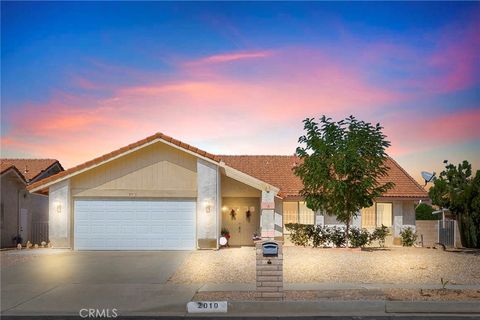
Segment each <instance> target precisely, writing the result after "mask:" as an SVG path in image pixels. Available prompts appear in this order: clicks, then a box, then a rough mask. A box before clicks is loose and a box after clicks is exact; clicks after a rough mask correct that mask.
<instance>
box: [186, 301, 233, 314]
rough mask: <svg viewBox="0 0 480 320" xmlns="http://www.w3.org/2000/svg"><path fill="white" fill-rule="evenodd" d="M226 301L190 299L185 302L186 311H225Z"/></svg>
mask: <svg viewBox="0 0 480 320" xmlns="http://www.w3.org/2000/svg"><path fill="white" fill-rule="evenodd" d="M227 305H228V304H227V301H191V302H189V303H187V311H188V313H204V312H209V313H211V312H227Z"/></svg>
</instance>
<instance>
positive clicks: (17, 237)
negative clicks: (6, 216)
mask: <svg viewBox="0 0 480 320" xmlns="http://www.w3.org/2000/svg"><path fill="white" fill-rule="evenodd" d="M12 241H15V245H17V244H22V243H23V238H22V236H21V235H16V236H15V237H13V238H12Z"/></svg>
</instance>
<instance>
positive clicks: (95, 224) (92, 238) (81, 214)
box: [74, 200, 196, 250]
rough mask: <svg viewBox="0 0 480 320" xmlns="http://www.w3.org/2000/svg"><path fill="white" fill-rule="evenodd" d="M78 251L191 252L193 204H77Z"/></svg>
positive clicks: (192, 247)
mask: <svg viewBox="0 0 480 320" xmlns="http://www.w3.org/2000/svg"><path fill="white" fill-rule="evenodd" d="M74 210H75V222H74V224H75V230H74V232H75V233H74V234H75V249H77V250H192V249H194V248H195V211H196V210H195V201H166V200H165V201H153V200H152V201H149V200H135V201H130V200H76V201H75V209H74Z"/></svg>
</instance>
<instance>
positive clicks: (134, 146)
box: [28, 132, 220, 192]
mask: <svg viewBox="0 0 480 320" xmlns="http://www.w3.org/2000/svg"><path fill="white" fill-rule="evenodd" d="M157 142H164V143H166V144H168V145H171V146H174V147H177V148H180V149H182V150H184V151H186V152H189V153H192V154H195V155H196V156H198V157H201V158H204V159H206V160H209V161H213V162H217V163H218V162H220V158H218V157H217V156H216V155H214V154H211V153H208V152H206V151H203V150H201V149H198V148H196V147H194V146H191V145H189V144H187V143H184V142H182V141H179V140H177V139H174V138H172V137H170V136H167V135H165V134H163V133H160V132H158V133H155V134H154V135H151V136H149V137H146V138H145V139H142V140H139V141H137V142H134V143H131V144H129V145H127V146H125V147H122V148H119V149H117V150H114V151H112V152H109V153H107V154H104V155H102V156H100V157H97V158H95V159H92V160H89V161H87V162H84V163H82V164H79V165H77V166H75V167H72V168H70V169H67V170H65V171H62V172H59V173H57V174H55V175H52V176H50V177H47V178H45V179H42V180H41V181H38V182H35V183H32V184H31V185H30V186H29V187H28V189H29V190H30V191H32V192H36V191H39V190H38V189H39V188H40V189H41V188H46V187H48V186H49V185H51V184H53V183H56V182H58V181H61V180H63V179H66V178H68V177H70V176H73V175H77V174H80V173H82V172H84V171H87V170H89V169H92V168H94V167H96V166H99V165H102V164H104V163H107V162H110V161H112V160H114V159H117V158H119V157H121V156H123V155H126V154H128V153H130V152H134V151H136V150H138V149H141V148H144V147H146V146H148V145H150V144H152V143H157Z"/></svg>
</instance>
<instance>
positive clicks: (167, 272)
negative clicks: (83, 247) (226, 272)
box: [1, 249, 199, 315]
mask: <svg viewBox="0 0 480 320" xmlns="http://www.w3.org/2000/svg"><path fill="white" fill-rule="evenodd" d="M188 254H189V252H73V251H59V250H55V249H41V250H31V251H30V250H29V251H20V252H18V251H8V252H2V253H1V255H2V256H1V257H2V268H1V293H2V296H1V312H2V315H40V314H43V315H78V314H79V311H80V309H82V308H94V309H113V308H115V309H117V311H116V313H118V314H119V315H130V314H136V315H139V314H145V315H148V314H158V313H164V314H165V313H166V314H176V313H183V312H184V311H185V305H186V303H187V302H188V301H190V299H191V298H192V297H193V295H194V294H195V292H196V291H197V289H198V288H199V285H173V284H167V281H168V279H169V278H170V277H171V276H172V275H173V274H174V273H175V271H176V270H177V268H178V267H179V265H180V264H182V263H183V261H184V260H185V258H186V257H187V256H188ZM29 255H30V256H29ZM15 260H18V261H17V262H15ZM10 261H13V262H12V263H9V262H10ZM110 312H111V311H110Z"/></svg>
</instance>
